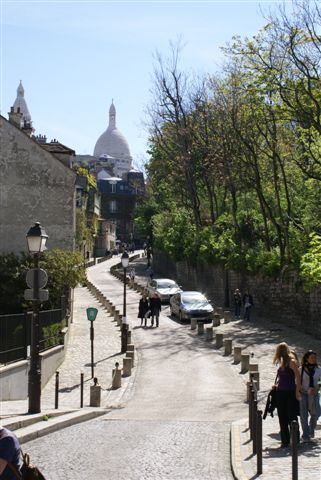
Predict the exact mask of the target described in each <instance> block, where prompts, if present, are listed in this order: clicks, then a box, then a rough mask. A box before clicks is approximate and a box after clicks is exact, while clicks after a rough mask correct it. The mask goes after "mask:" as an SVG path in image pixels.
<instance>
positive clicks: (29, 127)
mask: <svg viewBox="0 0 321 480" xmlns="http://www.w3.org/2000/svg"><path fill="white" fill-rule="evenodd" d="M22 131H23V132H25V134H26V135H28V137H31V135H32V134H33V132H34V131H35V129H34V128H32V122H26V121H24V122H23V127H22Z"/></svg>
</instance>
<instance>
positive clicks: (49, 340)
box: [42, 322, 64, 350]
mask: <svg viewBox="0 0 321 480" xmlns="http://www.w3.org/2000/svg"><path fill="white" fill-rule="evenodd" d="M63 327H64V323H63V322H59V323H53V324H52V325H49V326H47V327H43V328H42V338H43V339H44V343H43V346H44V349H45V350H46V349H47V348H50V347H55V346H57V345H59V344H60V332H61V329H62V328H63Z"/></svg>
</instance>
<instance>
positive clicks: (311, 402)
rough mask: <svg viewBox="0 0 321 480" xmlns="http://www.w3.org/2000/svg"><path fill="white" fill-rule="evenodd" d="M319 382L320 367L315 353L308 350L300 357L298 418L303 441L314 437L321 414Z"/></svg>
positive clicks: (320, 376) (320, 378)
mask: <svg viewBox="0 0 321 480" xmlns="http://www.w3.org/2000/svg"><path fill="white" fill-rule="evenodd" d="M320 382H321V368H320V367H319V366H318V364H317V354H316V352H314V351H313V350H308V351H307V352H306V353H305V354H304V355H303V357H302V366H301V401H300V420H301V427H302V431H303V434H302V441H303V442H309V441H310V439H311V438H314V431H315V427H316V425H317V421H318V418H319V417H320V415H321V407H320V397H319V389H320Z"/></svg>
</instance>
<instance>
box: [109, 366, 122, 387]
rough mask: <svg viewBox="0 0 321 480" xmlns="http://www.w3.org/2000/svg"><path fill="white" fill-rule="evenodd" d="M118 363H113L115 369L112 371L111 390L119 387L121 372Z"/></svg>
mask: <svg viewBox="0 0 321 480" xmlns="http://www.w3.org/2000/svg"><path fill="white" fill-rule="evenodd" d="M118 367H119V363H118V362H116V363H115V368H113V371H112V385H111V388H112V389H113V390H116V389H117V388H120V387H121V370H119V368H118Z"/></svg>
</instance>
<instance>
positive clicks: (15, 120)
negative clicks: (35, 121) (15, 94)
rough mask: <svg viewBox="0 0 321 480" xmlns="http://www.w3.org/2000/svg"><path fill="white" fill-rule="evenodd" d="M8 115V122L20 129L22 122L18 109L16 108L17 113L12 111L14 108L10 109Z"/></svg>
mask: <svg viewBox="0 0 321 480" xmlns="http://www.w3.org/2000/svg"><path fill="white" fill-rule="evenodd" d="M8 115H9V122H10V123H12V124H13V125H15V126H16V127H18V128H22V126H23V121H22V116H23V114H22V113H21V112H20V108H18V110H17V112H15V111H14V108H13V107H11V108H10V112H9V113H8Z"/></svg>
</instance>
